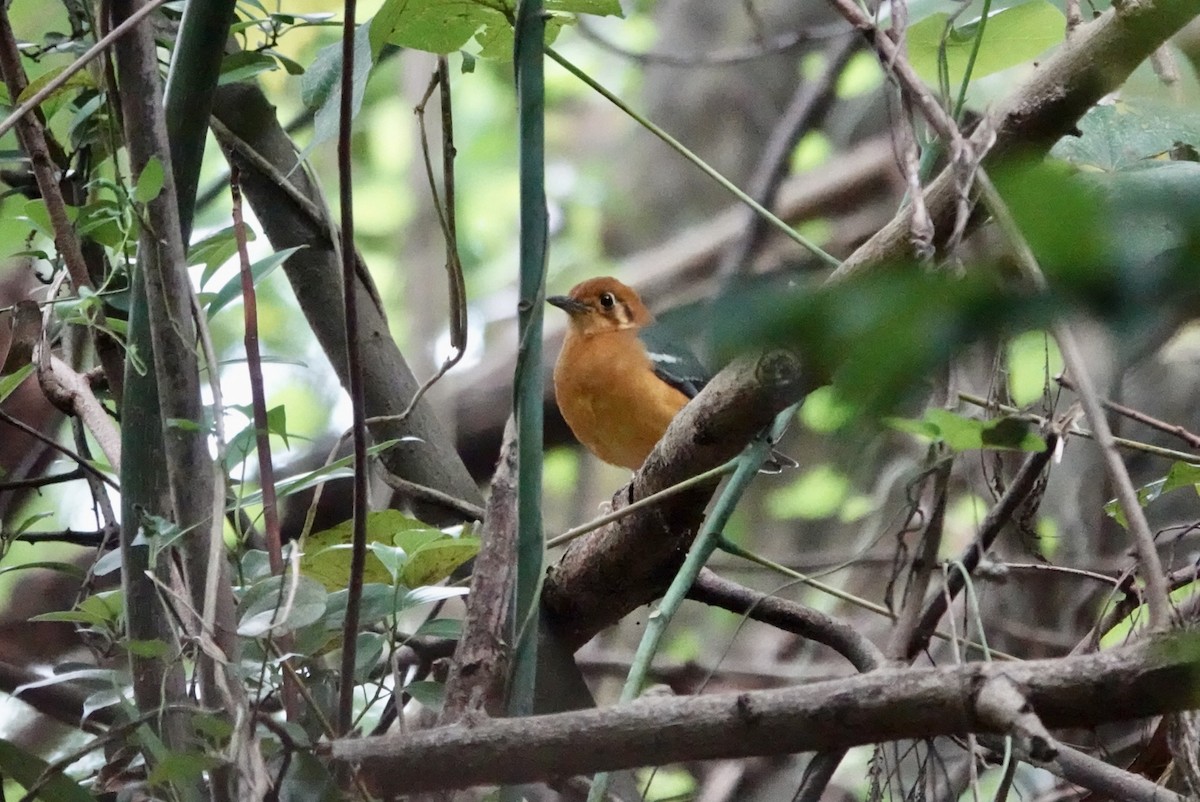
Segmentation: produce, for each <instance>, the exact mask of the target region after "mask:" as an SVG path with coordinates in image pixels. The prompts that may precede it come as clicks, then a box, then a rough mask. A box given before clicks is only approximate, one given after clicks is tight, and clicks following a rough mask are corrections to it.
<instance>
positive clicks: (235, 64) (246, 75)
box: [219, 50, 278, 86]
mask: <svg viewBox="0 0 1200 802" xmlns="http://www.w3.org/2000/svg"><path fill="white" fill-rule="evenodd" d="M276 69H278V65H277V64H276V62H275V59H273V58H271V57H270V56H268V55H266V54H265V53H259V52H257V51H255V50H238V51H236V52H234V53H230V54H228V55H226V56H225V58H224V59H222V60H221V78H220V81H219V85H220V86H225V85H226V84H233V83H238V82H239V81H247V80H249V79H250V78H253V77H254V76H255V75H258V74H259V73H263V72H270V71H272V70H276Z"/></svg>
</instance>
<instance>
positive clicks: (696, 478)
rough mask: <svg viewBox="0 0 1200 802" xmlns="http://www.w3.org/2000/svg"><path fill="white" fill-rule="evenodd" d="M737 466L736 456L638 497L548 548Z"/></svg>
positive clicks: (548, 543)
mask: <svg viewBox="0 0 1200 802" xmlns="http://www.w3.org/2000/svg"><path fill="white" fill-rule="evenodd" d="M737 466H738V460H737V458H734V459H731V460H730V461H729V462H726V463H725V464H724V465H718V466H717V467H715V468H712V469H710V470H707V471H705V472H704V473H701V474H697V475H695V476H693V477H692V478H691V479H684V480H683V481H682V482H680V483H678V484H674V485H671V486H670V487H668V488H665V489H663V490H660V491H658V492H657V493H654V494H651V495H649V496H646V497H645V498H641V499H638V500H637V501H635V502H633V503H632V504H630V505H629V506H627V507H622V508H621V509H619V510H613V511H612V512H610V513H608V514H607V515H601V516H600V517H599V518H596V519H594V520H591V521H588V522H587V523H585V524H581V525H579V526H577V527H575V528H574V529H568V530H567V531H566V532H563V533H562V534H561V535H559V536H558V537H552V538H550V540H548V541H546V548H548V549H553V548H556V547H558V546H563V545H566V544H567V543H570V542H571V541H572V540H574V539H575V538H577V537H582V536H583V535H586V534H587V533H588V532H594V531H596V530H597V529H599V528H600V527H602V526H607V525H608V524H610V523H612V522H613V521H618V520H620V519H621V518H624V517H625V516H626V515H630V514H631V513H634V512H637V511H638V510H640V509H643V508H645V507H649V506H651V505H653V504H657V503H658V502H660V501H662V500H663V499H665V498H668V497H670V496H673V495H675V494H676V493H682V492H683V491H685V490H689V489H691V488H693V487H696V486H697V485H702V484H704V483H706V482H711V481H712V480H713V479H716V478H718V477H721V476H724V475H725V474H727V473H733V471H734V470H735V469H736V468H737Z"/></svg>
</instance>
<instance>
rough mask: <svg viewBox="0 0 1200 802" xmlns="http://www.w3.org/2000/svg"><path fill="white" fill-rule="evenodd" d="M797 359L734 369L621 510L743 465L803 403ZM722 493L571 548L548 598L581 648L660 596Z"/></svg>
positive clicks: (676, 503) (765, 360)
mask: <svg viewBox="0 0 1200 802" xmlns="http://www.w3.org/2000/svg"><path fill="white" fill-rule="evenodd" d="M806 389H807V388H806V387H805V384H804V382H803V381H802V380H801V376H800V364H799V360H798V359H797V358H796V357H795V356H794V355H792V354H790V353H788V352H784V351H772V352H770V353H767V354H764V355H761V356H759V357H757V358H752V359H751V358H747V359H742V360H738V361H736V362H734V363H732V364H731V365H730V366H729V367H727V368H726V369H725V370H723V371H721V372H720V373H719V374H718V375H717V376H716V378H714V379H713V380H712V382H710V383H709V384H708V386H707V387H705V388H704V390H703V391H702V392H701V393H700V395H698V396H697V397H696V398H695V400H693V401H692V402H691V403H690V404H688V405H687V406H686V407H684V408H683V410H682V411H681V412H680V413H679V415H677V416H676V417H675V420H674V421H672V423H671V426H670V428H669V429H667V433H666V434H665V435H664V436H663V439H662V440H661V441H660V442H659V444H658V445H657V446H656V447H655V449H654V451H653V452H651V454H650V456H649V457H648V458H647V459H646V464H645V465H643V466H642V468H641V470H639V471H638V472H637V473H636V474H635V475H634V477H633V482H632V485H631V487H630V489H629V492H628V493H626V492H625V491H621V492H620V493H618V495H617V497H616V498H615V499H614V507H616V508H618V509H619V508H620V507H623V506H625V505H626V504H628V503H630V502H632V501H638V500H639V499H642V498H645V497H646V496H649V495H651V494H653V493H657V492H658V491H660V490H663V489H665V488H667V487H670V486H671V485H674V484H677V483H679V482H681V481H683V480H684V479H688V478H690V477H692V476H695V475H696V474H698V473H703V472H704V471H706V470H709V469H710V468H715V467H716V466H718V465H721V464H723V463H724V462H726V461H727V460H729V459H732V458H733V457H734V456H736V455H737V454H738V453H739V452H740V451H741V450H742V449H743V448H744V447H745V446H746V444H747V443H748V442H750V440H751V438H753V437H755V436H756V435H758V434H759V433H760V432H762V431H763V430H764V429H765V428H766V427H767V426H769V425H770V424H771V422H772V421H773V420H774V418H775V416H776V415H777V414H779V412H780V411H782V410H783V409H784V408H786V407H787V406H789V405H790V404H792V403H794V402H795V401H797V400H798V399H799V398H801V397H802V396H803V394H804V391H805V390H806ZM715 486H716V483H715V481H714V482H713V483H712V484H711V485H700V486H698V487H696V488H695V489H693V490H689V491H687V492H684V493H678V494H676V495H674V496H670V497H669V498H667V499H665V500H664V501H663V502H662V503H661V504H658V505H655V506H653V507H649V508H647V509H645V510H641V511H639V512H637V513H634V514H632V515H630V516H628V517H626V518H622V519H620V520H618V521H615V522H613V523H612V524H610V525H608V526H606V527H604V528H602V529H598V530H596V531H595V532H592V533H591V534H589V535H586V536H584V537H581V538H580V539H579V540H576V541H575V542H573V543H572V544H571V546H570V548H568V549H567V552H566V553H565V554H564V555H563V556H562V558H561V560H560V561H559V562H558V564H557V565H555V566H554V567H553V568H551V569H550V572H549V574H548V576H547V578H546V586H545V590H544V591H543V595H542V599H543V601H544V603H545V605H546V610H547V614H548V616H549V618H550V619H551V624H552V626H553V627H554V628H555V629H556V630H557V631H559V632H560V633H562V635H563V636H564V637H565V638H566V640H567V642H568V644H570V645H572V646H573V647H575V648H578V647H579V646H581V645H583V644H584V643H586V642H587V641H588V640H589V639H590V638H591V637H592V636H593V635H595V634H596V633H597V632H599V631H600V630H601V629H603V628H604V627H606V626H609V625H611V624H614V623H616V622H617V621H619V620H620V619H621V618H622V617H623V616H624V615H626V614H627V613H629V612H630V611H632V610H634V609H635V608H637V607H639V606H641V605H643V604H646V603H647V602H650V601H652V600H654V599H656V598H658V597H659V596H660V595H662V592H663V591H664V590H665V589H666V587H667V585H668V584H670V582H671V579H672V578H673V577H674V576H675V572H676V571H677V570H678V569H679V566H680V564H681V563H682V562H683V558H684V556H685V555H686V553H687V550H688V548H689V547H690V545H691V543H692V539H693V538H694V537H695V535H696V531H697V530H698V528H699V526H700V523H701V521H702V520H703V517H704V507H705V505H706V504H707V502H708V499H709V496H711V495H712V491H713V489H714V487H715Z"/></svg>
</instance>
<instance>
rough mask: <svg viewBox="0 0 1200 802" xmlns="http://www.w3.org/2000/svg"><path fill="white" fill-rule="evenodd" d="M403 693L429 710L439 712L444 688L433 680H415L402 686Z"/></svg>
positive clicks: (443, 696) (443, 697)
mask: <svg viewBox="0 0 1200 802" xmlns="http://www.w3.org/2000/svg"><path fill="white" fill-rule="evenodd" d="M404 690H405V692H406V693H407V694H408V695H409V696H411V697H412V698H414V699H416V700H417V701H418V702H420V703H421V704H423V705H424V706H425V707H428V708H429V709H430V710H441V709H442V702H443V700H444V699H445V692H446V688H445V686H444V685H442V683H440V682H434V681H433V680H427V679H423V680H417V681H416V682H410V683H408V684H407V685H405V686H404Z"/></svg>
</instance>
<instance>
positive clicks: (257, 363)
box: [229, 164, 283, 576]
mask: <svg viewBox="0 0 1200 802" xmlns="http://www.w3.org/2000/svg"><path fill="white" fill-rule="evenodd" d="M229 190H230V194H231V195H232V197H233V231H234V238H235V239H236V240H237V250H238V260H239V262H240V263H241V276H242V307H243V317H244V319H245V327H246V331H245V337H244V340H245V346H246V369H247V371H248V372H249V373H250V396H251V403H252V405H253V407H254V440H255V444H256V446H257V448H256V450H257V451H258V475H259V480H260V481H259V484H260V485H261V486H262V502H263V518H264V519H265V526H266V537H267V541H266V543H267V557H268V559H269V560H270V564H271V573H272V574H275V575H276V576H278V575H279V574H281V573H282V572H283V546H282V544H281V542H280V535H279V505H278V502H277V501H276V498H275V468H274V466H273V465H272V464H271V436H270V431H269V426H270V424H269V423H268V421H267V399H266V393H265V385H264V381H263V372H262V354H261V353H260V351H259V347H258V295H257V293H256V292H255V289H254V275H253V273H252V272H251V270H250V253H249V251H248V250H247V248H246V222H245V220H243V219H242V187H241V174H240V171H239V170H238V168H237V165H236V164H234V165H233V166H232V167H231V168H230V173H229Z"/></svg>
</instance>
